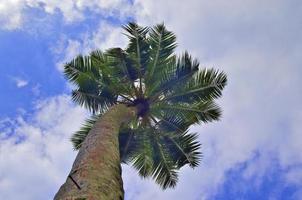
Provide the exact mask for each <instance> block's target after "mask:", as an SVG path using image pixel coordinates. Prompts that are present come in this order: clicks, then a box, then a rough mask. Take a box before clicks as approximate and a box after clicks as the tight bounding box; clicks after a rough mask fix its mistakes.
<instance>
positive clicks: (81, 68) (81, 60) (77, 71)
mask: <svg viewBox="0 0 302 200" xmlns="http://www.w3.org/2000/svg"><path fill="white" fill-rule="evenodd" d="M64 74H65V76H66V77H67V79H68V80H70V81H71V82H73V83H75V84H77V83H78V82H77V80H78V79H79V78H81V77H85V78H86V79H91V80H95V79H97V78H99V77H100V73H99V69H98V68H97V67H95V66H93V65H92V63H91V58H90V57H89V56H82V55H79V56H77V57H76V58H75V59H73V60H72V61H71V62H69V63H67V64H65V66H64Z"/></svg>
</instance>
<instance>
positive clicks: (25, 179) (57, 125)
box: [0, 95, 86, 200]
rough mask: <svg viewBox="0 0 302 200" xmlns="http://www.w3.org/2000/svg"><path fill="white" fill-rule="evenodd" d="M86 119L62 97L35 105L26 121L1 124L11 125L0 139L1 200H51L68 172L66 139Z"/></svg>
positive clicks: (69, 156) (71, 153)
mask: <svg viewBox="0 0 302 200" xmlns="http://www.w3.org/2000/svg"><path fill="white" fill-rule="evenodd" d="M85 116H86V112H85V111H84V110H83V109H81V108H79V107H76V106H74V105H73V104H72V103H71V100H70V98H69V97H67V96H65V95H62V96H57V97H52V98H49V99H46V100H43V101H40V102H38V103H37V105H36V111H35V113H34V114H33V115H31V116H30V117H29V118H28V117H22V116H19V117H18V118H17V119H15V120H11V119H10V120H8V119H6V120H4V121H1V122H0V123H1V124H3V123H6V125H5V124H4V126H5V127H7V123H10V124H11V125H10V126H9V127H10V129H9V130H8V129H1V130H3V132H1V133H0V135H1V137H2V136H3V135H6V134H10V135H11V136H10V137H8V138H7V137H6V138H0V199H7V200H15V199H24V200H34V199H37V200H38V199H51V197H52V196H53V195H54V193H55V192H56V191H57V190H58V188H59V186H60V185H61V184H62V183H63V182H64V181H65V178H66V175H67V174H68V172H69V170H70V168H71V163H72V162H73V159H74V157H75V152H74V151H73V150H72V146H71V143H70V141H69V138H70V135H71V133H72V132H74V131H75V130H77V128H78V127H79V125H80V124H81V123H82V122H83V120H84V118H85ZM0 127H1V126H0ZM16 191H18V192H16Z"/></svg>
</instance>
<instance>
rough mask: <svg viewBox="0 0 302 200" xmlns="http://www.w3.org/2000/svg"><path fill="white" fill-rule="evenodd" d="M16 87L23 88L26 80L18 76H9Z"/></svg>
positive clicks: (26, 83)
mask: <svg viewBox="0 0 302 200" xmlns="http://www.w3.org/2000/svg"><path fill="white" fill-rule="evenodd" d="M11 79H12V80H13V81H14V82H15V84H16V86H17V87H18V88H23V87H25V86H27V85H28V81H27V80H25V79H23V78H20V77H11Z"/></svg>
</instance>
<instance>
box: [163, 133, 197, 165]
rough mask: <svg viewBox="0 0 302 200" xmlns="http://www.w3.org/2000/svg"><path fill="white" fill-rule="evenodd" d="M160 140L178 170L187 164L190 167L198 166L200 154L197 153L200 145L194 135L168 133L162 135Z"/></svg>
mask: <svg viewBox="0 0 302 200" xmlns="http://www.w3.org/2000/svg"><path fill="white" fill-rule="evenodd" d="M162 140H163V142H162V143H164V145H165V146H166V147H167V149H168V151H169V154H170V155H171V156H172V157H173V160H174V162H175V163H177V167H178V168H181V167H182V166H184V165H185V164H189V165H190V166H191V167H196V166H198V164H199V162H200V159H201V153H200V152H199V149H200V144H199V142H198V140H197V134H196V133H187V132H183V133H175V132H170V133H166V134H162Z"/></svg>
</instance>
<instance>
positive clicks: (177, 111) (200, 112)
mask: <svg viewBox="0 0 302 200" xmlns="http://www.w3.org/2000/svg"><path fill="white" fill-rule="evenodd" d="M153 109H154V110H160V111H161V112H162V113H169V115H170V116H175V117H178V119H179V121H183V123H185V124H187V125H193V124H195V123H200V122H211V121H215V120H219V118H220V116H221V109H220V108H219V106H218V105H216V104H215V103H214V102H213V101H200V102H198V103H193V104H185V103H165V102H162V103H158V104H154V106H153Z"/></svg>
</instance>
